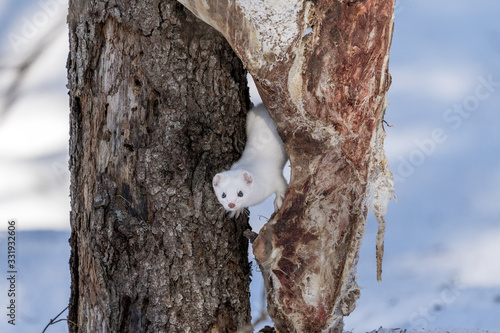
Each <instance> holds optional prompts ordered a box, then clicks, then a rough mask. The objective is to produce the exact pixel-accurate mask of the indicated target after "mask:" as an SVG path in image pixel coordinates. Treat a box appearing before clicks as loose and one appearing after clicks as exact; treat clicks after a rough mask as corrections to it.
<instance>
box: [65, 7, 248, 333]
mask: <svg viewBox="0 0 500 333" xmlns="http://www.w3.org/2000/svg"><path fill="white" fill-rule="evenodd" d="M68 23H69V29H70V55H69V59H68V78H69V89H70V103H71V139H70V156H71V158H70V169H71V227H72V235H71V239H70V243H71V248H72V253H71V260H70V266H71V277H72V285H71V300H70V314H69V322H70V324H69V328H70V331H71V332H89V333H90V332H92V333H94V332H155V333H156V332H214V333H215V332H235V331H236V330H237V329H239V328H242V327H244V326H245V325H247V324H248V323H249V321H250V304H249V282H250V278H249V274H250V269H249V263H248V259H247V256H248V254H247V248H248V246H247V245H248V241H247V239H246V238H244V237H243V231H244V230H245V229H247V227H248V222H247V220H246V219H244V218H242V219H240V220H237V221H236V222H234V221H230V220H229V219H227V218H226V217H225V214H224V212H223V211H221V210H219V204H218V202H217V199H216V197H215V195H214V194H213V191H212V187H211V179H212V177H213V175H214V174H215V173H217V172H218V171H220V170H222V169H224V168H228V167H229V166H230V164H231V162H232V161H234V160H236V159H237V158H238V156H236V155H237V154H238V153H236V152H237V151H241V150H242V148H243V145H244V122H245V120H244V119H245V111H246V110H247V109H248V106H249V98H248V89H247V87H246V71H245V70H244V68H243V67H242V64H241V61H240V60H239V59H238V58H237V57H236V55H235V54H234V52H233V51H232V50H231V48H230V46H229V45H228V44H227V42H226V41H225V40H224V38H223V37H222V36H221V35H220V34H219V33H218V32H216V31H215V30H214V29H212V28H211V27H209V26H207V25H206V24H204V23H202V22H201V21H199V20H198V19H196V18H195V17H194V16H193V15H192V14H191V13H189V12H188V11H186V10H185V9H184V8H183V7H182V6H181V5H180V4H178V3H177V2H175V1H171V0H167V1H163V0H162V1H159V0H147V1H140V2H135V1H120V2H114V1H86V0H70V8H69V16H68Z"/></svg>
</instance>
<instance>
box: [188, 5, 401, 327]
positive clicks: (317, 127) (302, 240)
mask: <svg viewBox="0 0 500 333" xmlns="http://www.w3.org/2000/svg"><path fill="white" fill-rule="evenodd" d="M179 2H181V3H182V4H184V5H185V6H186V7H187V8H189V9H190V10H191V11H192V12H193V13H194V14H195V15H196V16H198V17H199V18H201V19H202V20H204V21H205V22H207V23H209V24H210V25H212V26H213V27H215V28H216V29H217V30H219V31H220V32H221V33H222V34H223V35H224V36H225V37H226V39H227V40H228V42H229V43H230V44H231V46H232V47H233V49H234V50H235V51H236V53H237V54H238V56H239V57H240V58H241V59H242V61H243V63H244V65H245V66H246V67H247V69H248V70H249V72H250V73H251V74H252V75H253V77H254V79H255V81H256V84H257V88H258V90H259V93H260V95H261V97H262V99H263V101H264V104H265V105H266V106H267V107H268V109H269V110H270V113H271V115H272V116H273V118H274V119H275V121H276V124H277V128H278V131H279V133H280V135H281V137H282V138H283V140H284V142H285V146H286V149H287V152H288V153H289V155H290V162H291V168H292V172H291V182H290V188H289V191H288V193H287V196H286V199H285V202H284V205H283V207H282V209H281V210H280V211H279V212H278V214H276V215H275V216H274V217H273V218H272V219H271V220H270V221H269V222H268V223H267V224H266V225H265V226H264V227H263V229H262V230H261V231H260V233H259V236H258V238H257V239H256V240H255V241H254V243H253V245H254V253H255V256H256V258H257V260H258V262H259V265H260V266H261V268H262V272H263V275H264V279H265V281H266V285H267V289H268V290H267V292H268V310H269V314H270V315H271V317H272V318H273V320H274V322H275V325H276V326H275V328H276V330H277V331H279V332H321V331H330V332H334V331H341V330H342V326H343V324H342V317H343V316H345V315H348V314H349V313H350V312H351V311H353V309H354V307H355V302H356V299H357V298H358V297H359V294H360V292H359V288H358V286H357V284H356V280H355V277H356V264H357V260H358V254H359V248H360V246H361V240H362V236H363V233H364V228H365V223H366V216H367V212H368V209H369V201H370V194H371V189H373V190H374V194H373V208H374V212H375V215H376V217H377V219H378V221H379V234H378V235H377V264H378V265H377V266H378V278H379V279H380V276H381V270H382V268H381V262H382V255H383V232H384V228H385V222H384V215H385V209H386V206H387V202H388V201H389V199H390V198H391V197H392V195H393V184H392V175H391V173H390V172H389V171H388V168H387V161H386V158H385V154H384V151H383V141H384V137H385V132H384V129H383V116H384V113H385V108H386V106H387V101H386V95H387V91H388V89H389V85H390V75H389V73H388V60H389V49H390V44H391V38H392V29H393V19H394V14H393V12H394V2H395V1H394V0H317V1H306V0H290V1H281V0H267V1H264V0H218V1H205V0H179Z"/></svg>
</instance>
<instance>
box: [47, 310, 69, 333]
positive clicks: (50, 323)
mask: <svg viewBox="0 0 500 333" xmlns="http://www.w3.org/2000/svg"><path fill="white" fill-rule="evenodd" d="M68 308H69V305H68V306H67V307H65V308H64V310H62V311H61V312H59V314H58V315H57V316H55V317H54V318H53V319H51V320H50V322H49V323H48V324H47V326H45V328H44V329H43V331H42V333H45V331H46V330H47V328H49V326H50V325H54V324H56V323H58V322H60V321H65V320H68V319H59V320H57V318H59V316H60V315H62V314H63V312H64V311H66V310H68Z"/></svg>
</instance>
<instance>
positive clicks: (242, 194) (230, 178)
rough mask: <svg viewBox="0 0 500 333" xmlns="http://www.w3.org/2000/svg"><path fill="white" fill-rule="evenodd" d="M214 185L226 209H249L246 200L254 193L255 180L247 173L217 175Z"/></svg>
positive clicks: (226, 172) (218, 197)
mask: <svg viewBox="0 0 500 333" xmlns="http://www.w3.org/2000/svg"><path fill="white" fill-rule="evenodd" d="M212 185H213V187H214V191H215V194H216V195H217V199H219V202H220V203H221V205H222V206H224V209H225V210H227V211H237V210H239V209H242V208H245V207H247V206H246V204H245V203H246V202H247V200H246V198H248V197H249V196H250V194H251V193H252V189H253V178H252V175H251V174H250V173H249V172H247V171H240V170H234V171H233V170H229V171H225V172H221V173H218V174H216V175H215V177H214V179H213V180H212Z"/></svg>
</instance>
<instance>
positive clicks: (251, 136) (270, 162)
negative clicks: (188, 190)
mask: <svg viewBox="0 0 500 333" xmlns="http://www.w3.org/2000/svg"><path fill="white" fill-rule="evenodd" d="M246 132H247V143H246V146H245V150H244V151H243V154H242V156H241V158H240V159H239V160H238V161H237V162H236V163H234V164H233V165H232V166H231V169H230V170H228V171H224V172H221V173H218V174H217V175H215V177H214V179H213V181H212V185H213V187H214V190H215V194H216V195H217V198H218V199H219V202H220V203H221V204H222V206H224V209H225V210H227V211H228V212H230V216H231V217H234V216H236V217H238V216H239V215H240V213H241V212H242V211H243V209H244V208H245V207H251V206H255V205H257V204H259V203H261V202H262V201H264V200H265V199H267V198H268V197H269V196H271V195H272V194H273V193H275V194H276V198H275V200H274V209H275V211H278V209H280V208H281V206H282V205H283V199H284V198H285V192H286V190H287V188H288V184H287V183H286V180H285V178H284V177H283V167H284V166H285V163H286V161H287V159H288V156H287V154H286V152H285V148H284V147H283V142H282V141H281V138H280V136H279V135H278V132H277V131H276V126H275V125H274V122H273V120H272V119H271V117H270V116H269V113H268V112H267V110H266V108H265V107H264V105H263V104H259V105H257V106H256V107H254V108H253V109H251V110H250V111H248V115H247V123H246ZM238 194H240V195H238ZM224 195H225V198H223V196H224Z"/></svg>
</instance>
